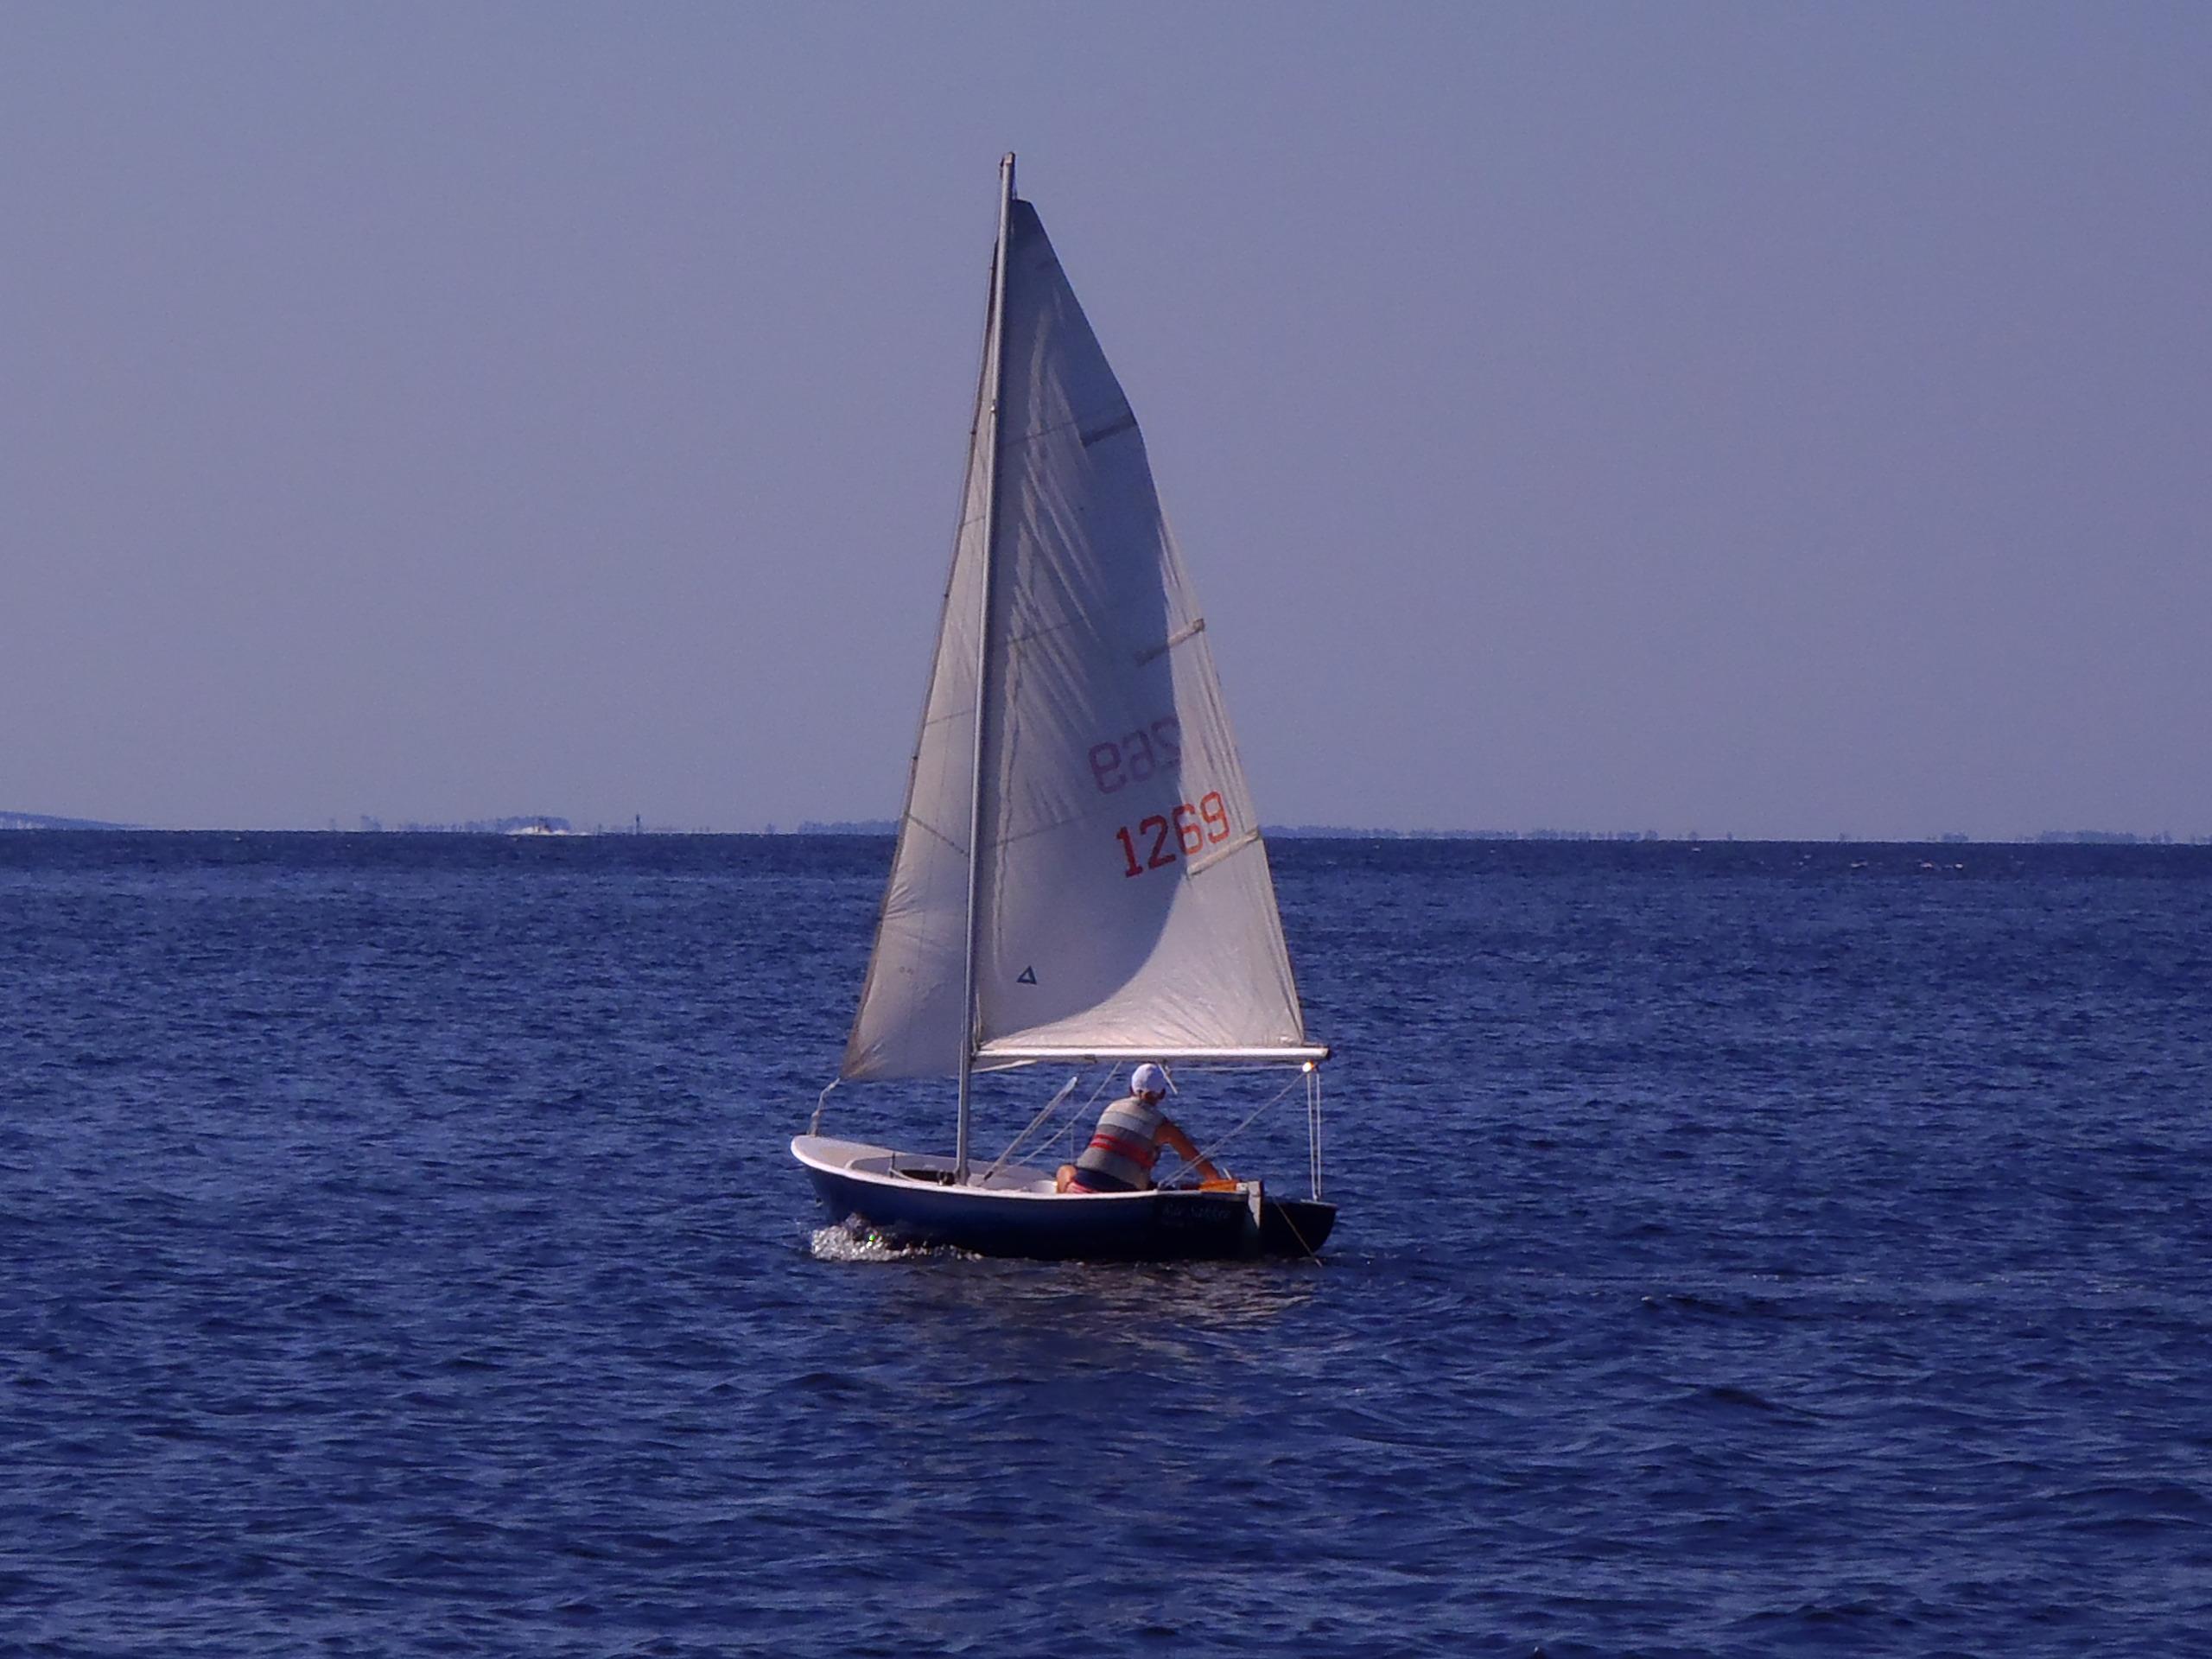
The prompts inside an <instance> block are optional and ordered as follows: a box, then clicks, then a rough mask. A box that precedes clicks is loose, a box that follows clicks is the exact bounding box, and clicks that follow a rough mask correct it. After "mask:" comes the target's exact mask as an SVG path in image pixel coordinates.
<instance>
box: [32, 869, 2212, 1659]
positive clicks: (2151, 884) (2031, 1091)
mask: <svg viewBox="0 0 2212 1659" xmlns="http://www.w3.org/2000/svg"><path fill="white" fill-rule="evenodd" d="M886 857H887V848H886V847H885V846H884V845H883V844H882V843H879V842H848V841H805V840H797V839H784V840H757V839H747V838H730V839H700V840H670V841H663V840H656V839H652V838H645V839H623V840H613V839H610V840H604V841H583V840H579V841H558V840H512V841H508V840H499V839H492V838H469V837H454V838H423V839H415V838H409V837H403V836H373V837H342V836H298V837H277V836H245V837H236V836H76V835H67V834H51V835H49V834H36V835H34V834H19V835H16V836H0V997H4V1001H0V1650H5V1651H8V1652H29V1653H54V1654H68V1655H100V1654H133V1655H137V1654H162V1655H185V1654H206V1655H226V1656H228V1655H239V1654H295V1653H302V1652H324V1653H334V1654H377V1655H385V1654H391V1655H416V1654H448V1653H486V1654H518V1655H522V1654H527V1655H569V1654H574V1655H601V1654H671V1655H676V1654H681V1655H706V1654H727V1653H741V1654H750V1653H760V1654H769V1653H802V1654H816V1653H819V1654H847V1653H850V1654H881V1655H908V1654H917V1655H927V1654H972V1655H1001V1654H1033V1653H1046V1652H1053V1653H1066V1654H1108V1653H1114V1654H1119V1653H1127V1652H1160V1653H1185V1652H1187V1653H1229V1652H1258V1651H1270V1652H1287V1653H1298V1654H1322V1655H1332V1654H1346V1655H1351V1654H1376V1653H1459V1652H1470V1653H1478V1654H1502V1655H1516V1656H1525V1655H1528V1654H1529V1653H1530V1652H1532V1651H1533V1650H1535V1649H1538V1648H1541V1649H1542V1650H1543V1652H1544V1653H1546V1654H1548V1655H1551V1656H1567V1655H1617V1654H1682V1655H1691V1654H1695V1655H1708V1654H1719V1655H1745V1656H1751V1655H1770V1654H1794V1653H1829V1652H1850V1653H1898V1654H1915V1655H1929V1654H2005V1655H2021V1654H2046V1653H2047V1654H2054V1655H2056V1654H2066V1655H2072V1656H2077V1655H2081V1654H2083V1653H2088V1652H2094V1653H2097V1654H2099V1655H2113V1654H2143V1655H2153V1654H2156V1655H2161V1656H2164V1655H2171V1654H2174V1653H2177V1652H2182V1651H2187V1650H2190V1649H2192V1648H2193V1647H2198V1646H2201V1644H2202V1643H2203V1642H2204V1641H2205V1640H2206V1639H2207V1638H2206V1636H2205V1632H2207V1631H2208V1630H2212V1288H2208V1283H2207V1276H2208V1262H2212V1212H2209V1211H2208V1206H2207V1204H2206V1202H2205V1195H2206V1182H2207V1172H2208V1168H2212V950H2208V941H2212V850H2207V849H2166V848H2141V849H2069V848H2050V849H2010V848H2001V849H2000V848H1983V847H1972V848H1955V847H1954V848H1944V849H1940V851H1939V850H1937V849H1920V848H1866V847H1843V846H1816V847H1779V846H1758V847H1752V846H1725V845H1724V846H1713V845H1708V846H1706V847H1703V848H1701V849H1691V848H1688V847H1683V846H1675V845H1664V846H1651V845H1638V846H1618V845H1611V844H1594V845H1593V844H1526V843H1448V844H1446V843H1343V842H1336V843H1317V842H1289V843H1285V844H1281V845H1280V846H1279V847H1278V848H1277V849H1276V863H1277V870H1278V880H1279V884H1280V886H1281V891H1282V896H1283V899H1284V906H1285V912H1286V918H1287V927H1288V931H1289V933H1290V937H1291V942H1292V946H1293V950H1294V953H1295V955H1296V957H1297V961H1298V965H1299V969H1300V977H1301V982H1302V984H1303V987H1304V988H1305V991H1306V1001H1307V1007H1308V1013H1309V1016H1310V1019H1311V1021H1312V1024H1313V1028H1314V1030H1315V1032H1316V1033H1317V1034H1319V1035H1321V1036H1323V1037H1325V1039H1329V1040H1332V1041H1333V1042H1334V1043H1335V1044H1336V1045H1337V1046H1338V1050H1339V1058H1338V1060H1337V1061H1336V1062H1335V1063H1333V1064H1332V1066H1331V1067H1330V1068H1329V1071H1328V1074H1327V1075H1328V1099H1327V1104H1328V1110H1329V1119H1328V1124H1329V1141H1328V1146H1329V1152H1330V1165H1329V1174H1330V1181H1331V1188H1332V1193H1331V1195H1332V1197H1334V1198H1338V1200H1339V1201H1340V1202H1341V1203H1342V1204H1343V1205H1344V1218H1343V1220H1342V1223H1341V1224H1340V1225H1339V1228H1338V1235H1337V1237H1336V1240H1335V1241H1334V1243H1333V1244H1332V1248H1331V1249H1330V1251H1329V1253H1328V1259H1327V1261H1326V1262H1325V1263H1322V1264H1319V1265H1312V1264H1308V1265H1305V1266H1280V1265H1279V1266H1265V1267H1258V1266H1217V1267H1198V1268H1190V1267H1185V1268H1083V1267H1065V1266H1063V1267H1045V1266H1033V1265H1027V1264H1019V1263H992V1262H973V1261H965V1260H960V1259H947V1258H942V1257H939V1258H931V1259H922V1260H891V1261H870V1260H854V1259H850V1256H851V1255H852V1253H851V1252H849V1251H842V1252H841V1251H838V1250H836V1249H829V1248H828V1246H827V1244H826V1243H825V1245H824V1246H823V1247H822V1249H820V1250H819V1251H817V1245H816V1243H815V1234H816V1230H817V1227H818V1226H819V1225H820V1218H819V1217H817V1216H815V1215H814V1214H813V1213H812V1212H811V1211H810V1199H809V1198H808V1195H807V1192H806V1189H805V1186H804V1183H803V1181H802V1180H801V1179H800V1178H799V1175H798V1171H797V1169H796V1167H795V1166H792V1165H791V1163H790V1161H789V1159H788V1156H787V1154H786V1153H785V1141H786V1140H787V1139H788V1137H789V1135H791V1133H792V1132H794V1131H795V1130H796V1129H798V1128H801V1127H803V1125H804V1119H805V1116H806V1115H807V1113H808V1112H809V1111H810V1110H811V1109H812V1105H813V1099H814V1095H815V1092H816V1090H818V1089H819V1088H820V1086H821V1085H822V1084H823V1083H825V1082H827V1081H828V1078H829V1075H830V1073H831V1071H832V1070H833V1069H834V1066H835V1065H836V1056H837V1052H838V1047H839V1044H840V1041H841V1039H842V1031H843V1027H844V1023H845V1021H846V1020H847V1018H848V1017H849V1011H850V1007H851V1002H852V999H853V996H854V994H855V989H856V988H857V985H858V982H859V976H860V973H861V966H862V960H863V956H864V953H865V950H866V945H867V936H868V928H869V925H870V924H871V921H872V918H873V914H874V906H875V903H876V898H877V887H878V883H879V881H880V878H881V874H882V870H883V867H884V864H885V861H886ZM1960 865H1962V866H1963V868H1955V867H1956V866H1960ZM1186 1081H1187V1080H1186ZM1057 1082H1058V1076H1057V1075H1056V1076H1054V1077H1051V1078H1049V1079H1042V1080H1039V1079H1034V1078H1031V1079H1023V1080H1020V1081H1019V1082H1018V1083H1017V1084H1015V1085H1014V1086H1010V1087H1009V1086H1007V1085H1005V1084H1001V1085H1000V1086H999V1090H998V1092H997V1093H996V1094H995V1096H993V1098H992V1099H991V1100H990V1101H989V1102H988V1111H989V1112H990V1113H992V1114H993V1116H992V1117H991V1119H990V1122H989V1127H988V1128H987V1131H986V1133H985V1134H984V1135H982V1137H981V1138H982V1141H985V1142H986V1143H994V1141H995V1137H996V1138H999V1139H1002V1138H1003V1136H1004V1135H1007V1134H1009V1133H1010V1132H1011V1130H1012V1128H1014V1126H1016V1125H1017V1124H1018V1123H1019V1122H1020V1120H1021V1119H1022V1118H1023V1117H1026V1116H1027V1112H1028V1109H1029V1108H1030V1107H1031V1105H1032V1104H1033V1103H1034V1102H1035V1101H1036V1100H1037V1099H1038V1098H1039V1093H1038V1091H1039V1089H1041V1088H1046V1087H1049V1086H1050V1085H1051V1084H1056V1083H1057ZM1260 1086H1261V1085H1258V1084H1250V1083H1246V1084H1231V1083H1229V1082H1222V1083H1218V1084H1217V1083H1213V1082H1205V1083H1200V1084H1197V1085H1195V1086H1193V1087H1192V1088H1190V1089H1189V1090H1188V1091H1187V1092H1186V1093H1185V1096H1183V1099H1182V1101H1181V1103H1180V1107H1179V1115H1180V1116H1183V1117H1184V1118H1185V1121H1186V1122H1196V1123H1197V1124H1198V1125H1199V1126H1201V1128H1215V1129H1218V1128H1222V1127H1224V1126H1225V1124H1226V1123H1227V1122H1230V1121H1233V1117H1234V1116H1242V1115H1243V1111H1244V1110H1245V1109H1247V1105H1248V1104H1249V1103H1256V1102H1257V1101H1258V1100H1259V1099H1261V1098H1263V1097H1264V1096H1263V1095H1259V1094H1254V1093H1253V1092H1251V1090H1253V1089H1255V1088H1256V1087H1260ZM948 1117H949V1109H948V1107H947V1103H946V1101H945V1098H944V1091H943V1090H924V1091H920V1092H919V1093H915V1092H914V1091H902V1090H889V1091H885V1092H883V1093H882V1094H881V1095H880V1097H870V1096H868V1095H866V1094H865V1093H864V1092H861V1091H843V1090H841V1091H839V1093H837V1094H836V1095H834V1096H831V1102H830V1116H829V1124H828V1127H829V1128H831V1129H832V1130H833V1131H836V1132H841V1133H848V1134H853V1135H865V1136H874V1135H878V1134H891V1135H894V1136H895V1137H896V1138H899V1139H902V1140H906V1141H914V1140H916V1139H920V1140H923V1141H941V1140H943V1139H944V1138H945V1137H946V1136H947V1135H949V1123H948V1122H947V1121H946V1120H947V1119H948ZM1202 1138H1203V1135H1202ZM1304 1147H1305V1141H1304V1132H1303V1116H1302V1113H1301V1112H1300V1110H1298V1109H1297V1105H1296V1103H1295V1102H1294V1101H1293V1102H1288V1103H1285V1104H1284V1106H1283V1107H1282V1108H1281V1109H1279V1110H1277V1111H1275V1112H1274V1113H1272V1114H1270V1115H1264V1116H1262V1119H1261V1120H1260V1122H1258V1123H1257V1124H1255V1127H1254V1128H1253V1129H1251V1130H1250V1131H1248V1132H1247V1134H1246V1135H1245V1136H1244V1137H1243V1139H1242V1140H1241V1141H1239V1142H1238V1143H1237V1144H1236V1146H1235V1147H1232V1148H1231V1149H1230V1154H1229V1156H1228V1161H1230V1162H1231V1163H1232V1164H1234V1165H1236V1166H1237V1167H1238V1168H1239V1170H1240V1172H1250V1173H1266V1174H1269V1175H1271V1176H1274V1177H1275V1178H1277V1179H1279V1180H1280V1181H1281V1182H1283V1183H1284V1184H1289V1185H1295V1184H1296V1182H1297V1181H1298V1180H1300V1179H1302V1177H1303V1173H1304V1170H1305V1151H1304ZM825 1256H826V1257H827V1259H825Z"/></svg>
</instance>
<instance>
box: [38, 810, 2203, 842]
mask: <svg viewBox="0 0 2212 1659" xmlns="http://www.w3.org/2000/svg"><path fill="white" fill-rule="evenodd" d="M898 828H899V826H898V823H897V822H896V821H895V820H893V819H890V818H848V819H837V820H834V821H831V822H827V823H823V822H817V821H816V820H813V819H807V820H804V821H802V822H801V823H799V824H798V826H797V827H796V828H793V829H782V828H779V826H777V825H776V824H773V823H769V824H766V825H761V826H757V827H750V828H745V829H715V828H712V827H699V828H687V827H680V826H677V825H670V824H653V823H645V822H644V821H643V820H642V819H633V820H632V822H631V823H617V824H593V825H589V826H587V827H582V828H579V827H576V826H575V825H573V824H572V823H571V822H570V821H569V819H567V818H563V817H549V816H546V815H543V814H537V813H531V814H524V815H519V816H515V817H500V818H475V819H470V820H467V822H464V823H412V822H404V823H389V824H388V823H385V822H384V821H383V820H381V819H378V818H373V817H362V818H361V819H360V820H359V822H358V823H355V824H353V825H351V826H348V827H346V828H344V829H340V827H339V826H338V825H337V824H336V823H328V824H326V825H325V826H324V827H322V828H321V829H262V828H258V827H255V826H251V825H228V826H223V827H219V828H203V829H174V828H168V827H163V826H158V825H149V824H134V823H104V822H102V821H100V820H99V819H94V818H67V817H55V816H53V815H50V814H46V813H37V812H0V833H5V832H7V831H9V830H19V831H23V832H27V833H28V832H34V831H40V830H44V831H49V832H51V831H71V832H75V833H78V834H99V835H144V836H189V835H248V836H259V835H266V836H325V835H340V836H363V835H410V836H523V837H529V836H563V837H576V838H582V837H589V836H636V835H646V836H785V837H789V838H793V839H798V838H804V837H806V836H855V837H861V838H865V837H869V836H874V837H878V838H880V839H886V840H887V839H889V838H890V837H891V836H894V835H896V834H897V833H898ZM1263 833H1264V834H1265V835H1266V836H1267V837H1268V839H1269V840H1273V841H1495V842H1609V843H1619V842H1650V843H1655V844H1671V845H1675V846H1683V845H1689V846H1704V845H1712V844H1722V843H1732V844H1738V845H1744V846H1759V845H1767V846H1790V847H1811V846H1840V847H2204V846H2212V835H2208V836H2175V835H2171V834H2168V833H2165V832H2159V833H2157V834H2149V835H2143V834H2138V833H2136V832H2134V831H2133V830H2126V829H2044V830H2038V831H2037V832H2036V833H2034V834H2032V835H2022V836H1966V835H1958V834H1944V835H1936V836H1904V837H1900V838H1894V839H1892V838H1885V837H1882V836H1736V835H1730V834H1722V835H1714V836H1707V835H1698V834H1689V833H1681V834H1671V835H1669V834H1662V833H1660V832H1659V831H1657V830H1652V829H1641V830H1636V829H1631V830H1609V829H1383V828H1376V827H1373V826H1363V825H1354V824H1333V823H1279V824H1268V825H1265V826H1263Z"/></svg>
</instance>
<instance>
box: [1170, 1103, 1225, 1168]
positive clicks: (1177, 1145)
mask: <svg viewBox="0 0 2212 1659" xmlns="http://www.w3.org/2000/svg"><path fill="white" fill-rule="evenodd" d="M1159 1138H1160V1140H1161V1141H1164V1142H1165V1143H1166V1146H1167V1147H1168V1149H1169V1150H1170V1151H1172V1152H1173V1153H1174V1154H1175V1155H1176V1156H1177V1157H1179V1158H1180V1159H1181V1160H1183V1161H1184V1162H1185V1163H1186V1164H1188V1165H1190V1166H1191V1167H1192V1168H1193V1169H1195V1170H1197V1171H1198V1179H1200V1180H1202V1181H1225V1180H1227V1179H1229V1172H1228V1171H1226V1170H1224V1169H1223V1168H1222V1167H1221V1166H1219V1165H1217V1164H1216V1163H1215V1162H1214V1161H1213V1160H1211V1159H1210V1158H1205V1157H1202V1156H1200V1155H1199V1153H1198V1147H1196V1146H1195V1145H1194V1144H1192V1140H1191V1137H1190V1136H1189V1135H1185V1134H1184V1133H1183V1130H1182V1128H1181V1126H1180V1125H1179V1124H1178V1123H1176V1122H1175V1121H1174V1120H1173V1118H1167V1117H1163V1118H1161V1119H1160V1136H1159Z"/></svg>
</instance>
